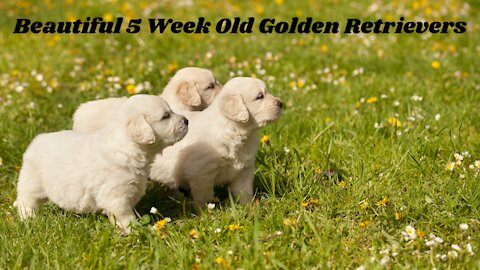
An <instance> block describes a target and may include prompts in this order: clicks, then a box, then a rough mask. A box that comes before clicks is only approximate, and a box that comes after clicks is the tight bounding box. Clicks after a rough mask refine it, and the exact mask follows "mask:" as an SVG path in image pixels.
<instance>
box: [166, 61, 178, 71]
mask: <svg viewBox="0 0 480 270" xmlns="http://www.w3.org/2000/svg"><path fill="white" fill-rule="evenodd" d="M177 69H178V64H177V63H176V62H174V63H170V64H168V65H167V72H168V73H173V72H175V71H176V70H177Z"/></svg>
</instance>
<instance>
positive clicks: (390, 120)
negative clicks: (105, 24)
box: [388, 117, 402, 127]
mask: <svg viewBox="0 0 480 270" xmlns="http://www.w3.org/2000/svg"><path fill="white" fill-rule="evenodd" d="M388 124H389V125H391V126H393V127H402V123H401V122H400V120H398V118H396V117H389V118H388Z"/></svg>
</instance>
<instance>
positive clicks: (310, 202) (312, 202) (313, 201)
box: [302, 199, 320, 207]
mask: <svg viewBox="0 0 480 270" xmlns="http://www.w3.org/2000/svg"><path fill="white" fill-rule="evenodd" d="M319 203H320V200H319V199H310V200H308V201H306V202H303V203H302V206H303V207H312V206H315V205H317V204H319Z"/></svg>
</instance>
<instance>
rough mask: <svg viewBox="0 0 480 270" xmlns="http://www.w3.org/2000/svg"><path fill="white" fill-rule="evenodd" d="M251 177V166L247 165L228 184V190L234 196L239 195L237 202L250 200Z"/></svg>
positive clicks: (251, 193)
mask: <svg viewBox="0 0 480 270" xmlns="http://www.w3.org/2000/svg"><path fill="white" fill-rule="evenodd" d="M253 178H254V175H253V167H248V168H246V169H244V170H243V171H242V172H241V173H240V174H239V175H238V176H237V178H236V179H235V180H233V182H231V183H230V185H229V188H230V192H231V193H232V195H233V196H234V197H235V198H236V197H239V202H240V204H242V205H243V204H247V203H249V202H251V201H252V199H253Z"/></svg>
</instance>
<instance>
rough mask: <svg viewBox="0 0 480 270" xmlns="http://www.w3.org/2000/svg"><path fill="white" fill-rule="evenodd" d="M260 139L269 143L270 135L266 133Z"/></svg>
mask: <svg viewBox="0 0 480 270" xmlns="http://www.w3.org/2000/svg"><path fill="white" fill-rule="evenodd" d="M260 141H261V142H262V143H264V144H270V137H269V136H268V135H263V136H262V138H261V139H260Z"/></svg>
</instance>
